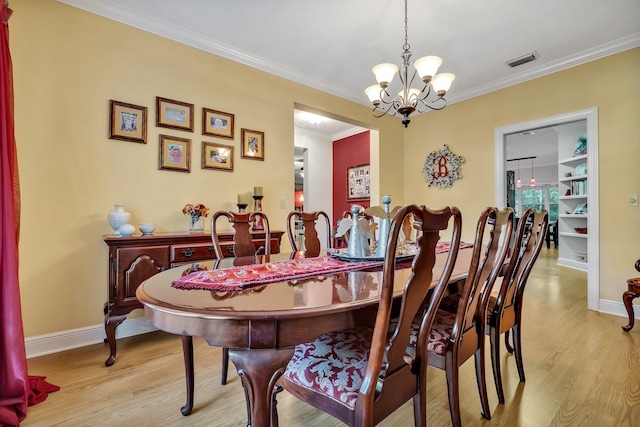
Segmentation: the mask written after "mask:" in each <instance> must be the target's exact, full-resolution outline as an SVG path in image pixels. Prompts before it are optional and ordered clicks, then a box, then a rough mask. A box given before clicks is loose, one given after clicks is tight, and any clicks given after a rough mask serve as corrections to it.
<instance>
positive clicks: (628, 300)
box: [622, 290, 640, 332]
mask: <svg viewBox="0 0 640 427" xmlns="http://www.w3.org/2000/svg"><path fill="white" fill-rule="evenodd" d="M639 296H640V294H638V293H636V292H633V291H631V290H629V291H626V292H625V293H624V294H622V301H623V302H624V307H625V308H626V309H627V314H628V315H629V324H628V325H627V326H623V327H622V330H623V331H626V332H629V331H630V330H631V329H632V328H633V323H634V321H635V319H634V317H633V304H632V302H633V299H634V298H637V297H639Z"/></svg>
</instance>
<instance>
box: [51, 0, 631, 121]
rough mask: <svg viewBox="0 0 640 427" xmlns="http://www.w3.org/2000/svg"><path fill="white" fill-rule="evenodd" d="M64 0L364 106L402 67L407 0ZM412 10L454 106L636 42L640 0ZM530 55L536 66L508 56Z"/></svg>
mask: <svg viewBox="0 0 640 427" xmlns="http://www.w3.org/2000/svg"><path fill="white" fill-rule="evenodd" d="M58 1H60V2H62V3H66V4H69V5H72V6H76V7H79V8H82V9H84V10H87V11H90V12H93V13H96V14H99V15H101V16H105V17H107V18H110V19H114V20H116V21H119V22H122V23H125V24H127V25H131V26H134V27H137V28H140V29H142V30H145V31H149V32H152V33H154V34H158V35H160V36H163V37H167V38H170V39H172V40H176V41H178V42H181V43H184V44H187V45H190V46H193V47H195V48H198V49H202V50H205V51H208V52H211V53H214V54H216V55H220V56H223V57H226V58H229V59H232V60H235V61H238V62H241V63H244V64H247V65H249V66H252V67H255V68H258V69H261V70H264V71H267V72H269V73H273V74H276V75H279V76H282V77H285V78H287V79H290V80H294V81H297V82H300V83H302V84H305V85H308V86H311V87H314V88H317V89H320V90H323V91H326V92H329V93H332V94H334V95H337V96H340V97H343V98H346V99H350V100H352V101H355V102H358V103H362V104H365V105H369V101H368V100H367V98H366V96H365V94H364V92H363V90H364V89H365V88H366V87H367V86H369V85H370V84H374V83H375V79H374V76H373V73H372V72H371V67H372V66H374V65H376V64H378V63H381V62H392V63H395V64H399V63H400V61H401V58H400V54H401V53H402V44H403V42H404V16H403V15H404V4H403V2H402V1H401V0H348V1H345V0H322V1H321V0H305V1H301V0H269V1H257V0H235V1H228V0H226V1H223V0H182V1H175V0H58ZM408 9H409V23H408V24H409V44H410V45H411V51H412V52H413V59H417V58H419V57H421V56H424V55H438V56H440V57H442V59H443V65H442V66H441V67H440V71H441V72H451V73H454V74H455V75H456V80H455V81H454V82H453V85H452V87H451V90H450V92H449V93H448V94H447V99H448V101H449V103H453V102H459V101H462V100H464V99H469V98H472V97H474V96H479V95H482V94H484V93H488V92H491V91H494V90H497V89H501V88H504V87H507V86H510V85H513V84H517V83H520V82H522V81H526V80H530V79H533V78H536V77H539V76H542V75H545V74H549V73H552V72H555V71H559V70H562V69H565V68H569V67H571V66H575V65H579V64H582V63H585V62H588V61H591V60H594V59H598V58H601V57H604V56H607V55H610V54H613V53H617V52H621V51H624V50H627V49H630V48H633V47H636V46H640V1H638V0H607V1H604V0H536V1H532V0H483V1H477V0H475V1H474V0H422V1H418V0H409V5H408ZM534 51H535V52H537V54H538V55H539V59H537V60H536V61H534V62H531V63H528V64H524V65H522V66H520V67H517V68H513V69H512V68H509V67H508V66H507V65H506V64H505V62H506V61H508V60H510V59H513V58H517V57H520V56H522V55H525V54H528V53H531V52H534ZM594 84H598V83H597V82H594ZM585 90H588V88H585ZM303 125H304V124H303ZM296 126H298V123H297V122H296ZM304 126H306V125H304ZM317 127H318V126H316V127H315V128H316V129H317Z"/></svg>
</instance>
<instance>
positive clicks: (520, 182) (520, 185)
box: [516, 177, 522, 188]
mask: <svg viewBox="0 0 640 427" xmlns="http://www.w3.org/2000/svg"><path fill="white" fill-rule="evenodd" d="M516 187H518V188H520V187H522V181H521V180H520V177H518V180H517V181H516Z"/></svg>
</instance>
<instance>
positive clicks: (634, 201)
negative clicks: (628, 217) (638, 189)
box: [627, 194, 638, 208]
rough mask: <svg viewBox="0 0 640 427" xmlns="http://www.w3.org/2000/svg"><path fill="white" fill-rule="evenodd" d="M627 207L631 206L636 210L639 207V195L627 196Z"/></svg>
mask: <svg viewBox="0 0 640 427" xmlns="http://www.w3.org/2000/svg"><path fill="white" fill-rule="evenodd" d="M627 206H631V207H634V208H637V207H638V195H637V194H630V195H628V196H627Z"/></svg>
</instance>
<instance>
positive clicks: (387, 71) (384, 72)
mask: <svg viewBox="0 0 640 427" xmlns="http://www.w3.org/2000/svg"><path fill="white" fill-rule="evenodd" d="M371 70H372V71H373V74H375V75H376V81H377V82H378V84H379V85H380V87H381V88H383V89H384V88H386V87H387V86H389V83H391V81H392V80H393V76H395V75H396V73H397V72H398V66H397V65H394V64H388V63H385V64H378V65H376V66H375V67H373V68H372V69H371Z"/></svg>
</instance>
